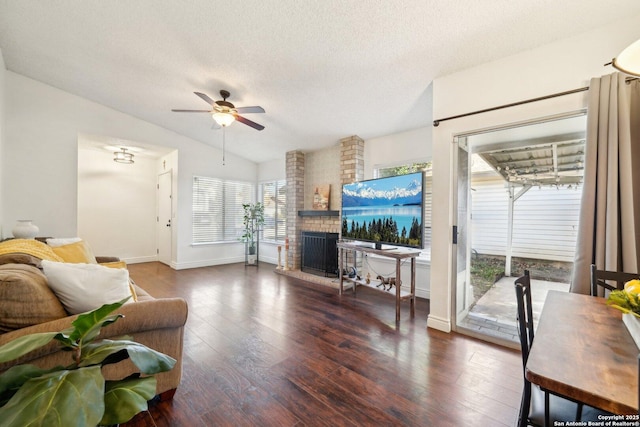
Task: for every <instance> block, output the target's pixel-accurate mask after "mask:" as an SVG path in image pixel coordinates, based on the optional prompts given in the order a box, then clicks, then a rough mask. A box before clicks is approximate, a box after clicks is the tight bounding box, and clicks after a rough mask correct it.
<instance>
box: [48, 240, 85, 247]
mask: <svg viewBox="0 0 640 427" xmlns="http://www.w3.org/2000/svg"><path fill="white" fill-rule="evenodd" d="M81 240H82V239H81V238H80V237H49V238H47V240H46V241H47V245H49V246H51V247H52V248H55V247H57V246H64V245H70V244H71V243H77V242H79V241H81Z"/></svg>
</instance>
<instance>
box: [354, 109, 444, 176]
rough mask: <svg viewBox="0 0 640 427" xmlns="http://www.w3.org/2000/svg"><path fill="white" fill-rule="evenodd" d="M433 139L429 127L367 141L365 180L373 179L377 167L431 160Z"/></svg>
mask: <svg viewBox="0 0 640 427" xmlns="http://www.w3.org/2000/svg"><path fill="white" fill-rule="evenodd" d="M427 120H431V118H427ZM431 137H432V135H431V126H427V127H423V128H418V129H413V130H410V131H407V132H401V133H396V134H393V135H387V136H381V137H378V138H370V139H367V140H366V141H365V142H364V178H365V179H371V178H373V170H374V169H375V168H376V167H377V166H388V165H397V164H399V163H412V162H419V161H428V160H431V156H432V155H431V153H432V152H431Z"/></svg>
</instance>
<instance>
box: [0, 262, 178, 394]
mask: <svg viewBox="0 0 640 427" xmlns="http://www.w3.org/2000/svg"><path fill="white" fill-rule="evenodd" d="M112 260H113V259H109V261H112ZM40 261H41V260H40V259H38V258H36V257H34V256H31V255H27V254H9V255H0V345H3V344H5V343H7V342H9V341H12V340H14V339H16V338H18V337H20V336H23V335H27V334H32V333H37V332H57V331H61V330H63V329H66V328H69V327H70V326H71V322H72V321H73V320H74V319H75V318H76V317H77V316H70V315H69V314H68V313H67V312H66V311H65V309H64V307H63V306H62V304H61V303H60V301H59V300H58V298H57V297H56V295H55V294H54V293H53V291H51V289H50V288H49V286H48V285H47V279H46V277H45V276H44V274H43V273H42V271H41V270H40V269H39V263H40ZM98 261H99V262H100V261H104V259H100V258H99V257H98ZM134 287H135V291H136V294H137V298H138V301H137V302H134V303H130V304H125V305H124V306H122V307H121V308H120V309H119V310H118V311H117V312H119V313H122V314H123V315H124V316H125V317H124V318H121V319H119V320H118V321H117V322H116V323H114V324H112V325H109V326H107V327H105V328H104V329H103V330H102V332H101V334H100V335H101V337H102V338H115V337H120V336H123V335H128V336H131V337H132V338H133V339H134V340H135V341H137V342H139V343H142V344H144V345H146V346H147V347H150V348H153V349H154V350H157V351H160V352H162V353H165V354H167V355H169V356H171V357H173V358H174V359H176V360H177V363H176V365H175V366H174V368H173V369H172V370H171V371H168V372H163V373H160V374H157V375H156V379H157V388H156V393H157V394H158V395H159V396H160V398H161V399H162V400H165V399H169V398H171V397H173V394H174V393H175V390H176V388H177V387H178V385H179V384H180V377H181V373H182V345H183V334H184V325H185V322H186V320H187V303H186V302H185V300H183V299H181V298H160V299H155V298H153V297H151V296H150V295H149V294H148V293H147V292H145V291H144V290H143V289H141V288H140V287H138V286H136V285H135V284H134ZM21 363H30V364H34V365H37V366H39V367H41V368H49V367H54V366H58V365H68V364H70V363H71V360H70V356H69V353H68V352H63V351H59V350H58V346H57V345H56V342H52V343H50V344H48V345H47V346H45V347H42V348H40V349H37V350H35V351H33V352H31V353H28V354H26V355H25V356H23V357H22V358H20V359H18V360H15V361H12V362H7V363H0V372H4V371H6V370H7V369H8V368H10V367H11V366H13V365H15V364H21ZM134 372H136V369H135V366H134V365H133V364H132V363H131V362H130V361H129V360H124V361H122V362H120V363H117V364H114V365H107V366H105V367H104V375H105V378H107V379H121V378H124V377H126V376H128V375H130V374H132V373H134Z"/></svg>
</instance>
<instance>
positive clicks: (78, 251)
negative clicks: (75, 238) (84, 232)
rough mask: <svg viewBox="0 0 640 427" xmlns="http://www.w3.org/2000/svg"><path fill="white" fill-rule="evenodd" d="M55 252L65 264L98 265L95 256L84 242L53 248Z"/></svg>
mask: <svg viewBox="0 0 640 427" xmlns="http://www.w3.org/2000/svg"><path fill="white" fill-rule="evenodd" d="M52 249H53V252H54V253H55V254H56V255H58V256H59V257H60V258H62V260H63V261H64V262H71V263H76V264H77V263H81V264H97V263H98V261H96V257H95V255H93V251H91V248H90V247H89V244H88V243H87V242H85V241H84V240H80V241H79V242H75V243H70V244H68V245H62V246H56V247H53V248H52Z"/></svg>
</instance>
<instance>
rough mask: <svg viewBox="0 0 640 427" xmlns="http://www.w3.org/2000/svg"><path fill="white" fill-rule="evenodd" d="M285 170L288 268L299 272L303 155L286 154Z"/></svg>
mask: <svg viewBox="0 0 640 427" xmlns="http://www.w3.org/2000/svg"><path fill="white" fill-rule="evenodd" d="M286 169H287V174H286V175H287V238H288V239H289V268H291V269H292V270H299V269H300V261H301V259H300V258H301V247H300V232H301V226H302V220H301V218H300V217H299V216H298V211H300V210H303V209H304V153H303V152H302V151H289V152H287V155H286ZM283 255H284V253H283ZM283 264H284V260H283Z"/></svg>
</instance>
